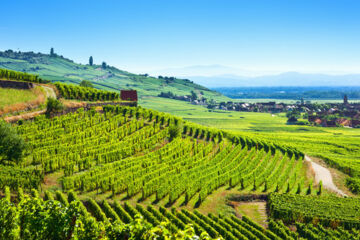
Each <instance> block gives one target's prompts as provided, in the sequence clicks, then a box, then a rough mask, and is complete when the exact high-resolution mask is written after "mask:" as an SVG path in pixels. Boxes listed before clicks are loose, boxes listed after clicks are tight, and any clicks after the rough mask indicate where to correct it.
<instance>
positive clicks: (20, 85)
mask: <svg viewBox="0 0 360 240" xmlns="http://www.w3.org/2000/svg"><path fill="white" fill-rule="evenodd" d="M0 87H2V88H15V89H31V88H34V84H33V83H31V82H18V81H10V80H0Z"/></svg>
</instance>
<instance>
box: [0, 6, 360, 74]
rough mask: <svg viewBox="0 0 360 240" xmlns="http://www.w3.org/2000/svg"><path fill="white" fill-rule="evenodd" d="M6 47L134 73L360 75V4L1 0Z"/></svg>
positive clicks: (0, 40) (0, 38)
mask: <svg viewBox="0 0 360 240" xmlns="http://www.w3.org/2000/svg"><path fill="white" fill-rule="evenodd" d="M1 8H2V10H1V14H0V32H1V35H0V50H5V49H13V50H21V51H35V52H39V51H40V52H49V49H50V47H54V48H55V52H57V53H59V54H61V55H64V56H66V57H68V58H71V59H73V60H75V61H77V62H82V63H86V62H87V61H88V58H89V56H90V55H92V56H93V57H94V61H95V62H96V63H101V61H106V62H107V63H108V64H110V65H114V66H117V67H120V68H122V69H125V70H131V71H136V72H145V71H148V70H153V69H165V68H173V67H184V66H191V65H210V64H220V65H225V66H230V67H235V68H242V69H250V70H255V71H264V70H266V71H302V72H330V71H344V72H360V30H359V29H360V14H359V12H360V1H356V0H353V1H349V0H338V1H334V0H326V1H323V0H312V1H306V0H299V1H297V0H286V1H281V0H272V1H271V0H263V1H258V0H248V1H240V0H238V1H230V0H218V1H212V0H206V1H205V0H204V1H202V0H192V1H187V0H171V1H169V0H167V1H165V0H164V1H163V0H148V1H136V0H129V1H121V0H119V1H108V0H102V1H99V0H98V1H91V0H88V1H81V0H72V1H67V0H62V1H55V0H53V1H49V0H48V1H36V0H34V1H27V0H23V1H20V0H2V1H1Z"/></svg>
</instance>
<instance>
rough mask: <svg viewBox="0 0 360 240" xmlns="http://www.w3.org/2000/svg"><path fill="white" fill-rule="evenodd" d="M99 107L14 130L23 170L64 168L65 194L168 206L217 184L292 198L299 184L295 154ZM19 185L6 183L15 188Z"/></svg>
mask: <svg viewBox="0 0 360 240" xmlns="http://www.w3.org/2000/svg"><path fill="white" fill-rule="evenodd" d="M104 110H105V113H104V114H99V113H96V112H95V111H88V112H84V111H79V112H77V113H74V114H68V115H63V116H61V117H58V118H53V119H51V120H49V119H46V118H41V117H40V118H38V119H37V120H36V121H34V122H28V123H26V124H23V125H21V126H18V127H17V129H18V132H19V133H21V134H22V136H23V138H24V139H25V140H26V141H27V143H28V144H29V146H30V149H31V155H30V156H29V157H28V158H27V161H26V164H25V165H26V166H35V168H36V169H41V170H43V172H44V173H45V174H49V173H52V172H56V171H61V172H62V173H63V177H62V178H61V180H60V181H61V184H62V188H63V190H64V191H69V190H76V191H79V192H81V193H84V192H91V191H98V192H99V191H100V192H101V193H106V192H111V193H112V195H113V196H114V195H117V194H123V193H126V198H127V199H129V198H132V197H134V196H135V195H141V197H140V198H141V199H142V200H143V199H146V198H148V197H150V196H152V197H155V198H156V200H157V201H158V200H161V199H164V198H167V199H168V203H170V204H171V203H173V202H175V201H176V200H177V199H178V198H179V197H180V196H185V202H186V203H187V202H188V201H189V200H191V199H192V198H195V199H196V200H197V201H198V203H201V202H202V201H204V199H205V198H206V197H207V196H208V195H209V194H211V193H212V192H213V191H214V190H216V189H217V188H219V187H221V186H230V187H237V188H239V189H241V190H243V191H247V192H253V191H255V192H274V191H276V192H294V193H295V192H297V191H298V189H299V186H301V187H302V186H303V184H304V179H305V178H304V175H303V174H302V165H303V161H302V158H303V156H302V154H301V153H300V152H298V151H296V150H295V149H285V148H282V147H281V146H274V145H272V144H268V143H263V142H254V141H252V140H250V139H247V138H241V137H235V136H231V135H226V136H224V133H223V132H220V131H216V130H212V129H207V128H202V127H199V126H197V125H193V124H190V123H187V122H183V121H182V120H181V119H178V118H175V117H172V116H171V115H166V114H161V113H158V112H155V111H152V110H147V109H142V108H131V107H115V108H114V107H105V108H104ZM174 132H175V136H174ZM12 181H13V182H12ZM16 181H17V180H16V179H12V180H9V181H8V182H3V185H9V186H10V187H12V188H13V189H15V188H16V187H17V186H18V185H19V184H17V182H16ZM303 189H305V187H303Z"/></svg>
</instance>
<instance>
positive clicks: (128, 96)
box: [120, 90, 138, 102]
mask: <svg viewBox="0 0 360 240" xmlns="http://www.w3.org/2000/svg"><path fill="white" fill-rule="evenodd" d="M120 98H121V100H123V101H134V102H137V100H138V96H137V91H136V90H121V91H120Z"/></svg>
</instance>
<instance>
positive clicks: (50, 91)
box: [41, 85, 56, 98]
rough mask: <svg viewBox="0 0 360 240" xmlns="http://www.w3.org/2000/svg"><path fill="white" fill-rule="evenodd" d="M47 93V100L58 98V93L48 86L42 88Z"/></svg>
mask: <svg viewBox="0 0 360 240" xmlns="http://www.w3.org/2000/svg"><path fill="white" fill-rule="evenodd" d="M41 87H42V88H43V89H44V91H45V93H46V98H49V97H52V98H56V93H55V91H54V89H52V88H51V87H47V86H43V85H42V86H41Z"/></svg>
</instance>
